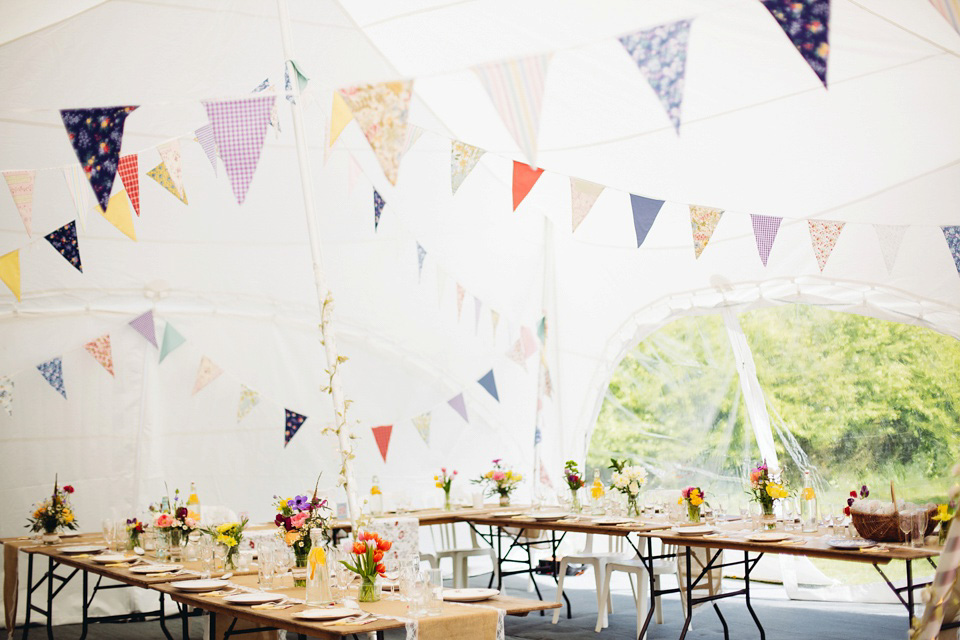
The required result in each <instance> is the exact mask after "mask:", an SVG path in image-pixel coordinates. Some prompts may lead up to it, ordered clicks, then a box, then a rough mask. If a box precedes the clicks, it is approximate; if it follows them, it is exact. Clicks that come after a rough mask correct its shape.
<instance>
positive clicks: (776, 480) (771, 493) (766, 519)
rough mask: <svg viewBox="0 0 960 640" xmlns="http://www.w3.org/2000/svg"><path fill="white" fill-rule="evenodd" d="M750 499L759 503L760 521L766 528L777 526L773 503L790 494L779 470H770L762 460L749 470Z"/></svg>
mask: <svg viewBox="0 0 960 640" xmlns="http://www.w3.org/2000/svg"><path fill="white" fill-rule="evenodd" d="M747 493H749V494H750V499H751V500H753V501H754V502H756V503H758V504H759V505H760V510H761V512H762V514H763V515H762V516H761V519H762V522H763V526H764V528H766V529H776V528H777V516H776V515H775V514H774V511H773V509H774V504H775V503H776V501H777V500H783V499H784V498H786V497H787V496H789V495H790V494H789V493H788V492H787V489H786V486H785V483H784V482H782V481H781V479H780V472H779V471H771V470H770V468H769V467H768V466H767V461H766V460H764V461H763V462H762V463H761V464H760V465H758V466H757V467H755V468H753V469H752V470H751V471H750V488H749V490H748V492H747Z"/></svg>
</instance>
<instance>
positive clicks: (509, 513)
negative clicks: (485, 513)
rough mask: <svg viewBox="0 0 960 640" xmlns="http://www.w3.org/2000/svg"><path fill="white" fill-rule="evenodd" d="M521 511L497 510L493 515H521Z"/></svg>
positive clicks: (506, 516)
mask: <svg viewBox="0 0 960 640" xmlns="http://www.w3.org/2000/svg"><path fill="white" fill-rule="evenodd" d="M522 515H523V511H498V512H497V513H494V514H493V516H494V517H497V518H509V517H510V516H522Z"/></svg>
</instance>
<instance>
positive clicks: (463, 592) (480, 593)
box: [443, 589, 500, 602]
mask: <svg viewBox="0 0 960 640" xmlns="http://www.w3.org/2000/svg"><path fill="white" fill-rule="evenodd" d="M498 595H500V591H498V590H497V589H444V590H443V599H444V600H446V601H448V602H479V601H480V600H489V599H490V598H492V597H494V596H498Z"/></svg>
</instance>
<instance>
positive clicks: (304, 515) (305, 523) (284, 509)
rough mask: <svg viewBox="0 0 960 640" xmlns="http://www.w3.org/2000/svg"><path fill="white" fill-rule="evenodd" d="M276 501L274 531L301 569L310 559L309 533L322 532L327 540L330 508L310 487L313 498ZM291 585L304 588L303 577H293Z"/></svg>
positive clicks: (328, 537) (276, 498) (300, 497)
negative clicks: (291, 552)
mask: <svg viewBox="0 0 960 640" xmlns="http://www.w3.org/2000/svg"><path fill="white" fill-rule="evenodd" d="M274 499H275V500H276V502H275V504H276V507H277V515H276V517H275V518H274V520H273V522H274V524H275V525H277V533H278V534H279V536H280V537H281V539H282V540H283V541H284V543H285V544H286V545H287V546H288V547H290V548H291V549H292V550H293V555H294V558H296V560H295V562H296V565H297V567H299V568H305V567H306V566H307V563H308V561H309V558H310V549H311V547H312V545H313V542H312V538H311V537H310V532H311V531H313V530H314V529H320V530H321V531H323V539H324V540H327V541H329V540H330V516H331V512H330V508H329V507H328V506H327V501H326V500H322V499H320V498H319V497H317V490H316V488H314V491H313V497H311V498H307V496H294V497H292V498H287V499H284V498H281V497H280V496H274ZM294 586H297V587H305V586H306V579H305V578H303V579H301V578H294Z"/></svg>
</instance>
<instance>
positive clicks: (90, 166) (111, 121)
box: [60, 107, 137, 211]
mask: <svg viewBox="0 0 960 640" xmlns="http://www.w3.org/2000/svg"><path fill="white" fill-rule="evenodd" d="M136 108H137V107H96V108H93V109H61V110H60V117H61V118H62V119H63V126H64V127H66V129H67V135H68V136H70V144H72V145H73V150H74V151H76V153H77V159H78V160H80V168H81V169H83V173H84V174H85V175H86V176H87V180H89V181H90V186H91V187H93V192H94V194H96V196H97V202H98V203H100V208H101V209H102V210H104V211H106V210H107V203H108V202H109V201H110V191H111V190H112V189H113V180H114V178H115V177H116V175H117V165H118V163H119V160H120V143H121V142H122V141H123V123H124V121H125V120H126V119H127V116H128V115H130V113H131V112H132V111H133V110H134V109H136Z"/></svg>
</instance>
